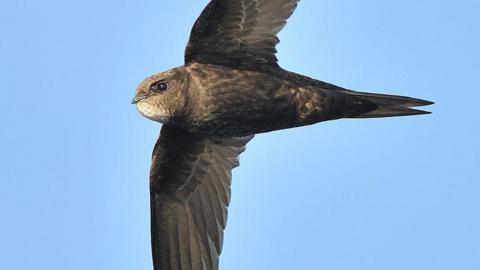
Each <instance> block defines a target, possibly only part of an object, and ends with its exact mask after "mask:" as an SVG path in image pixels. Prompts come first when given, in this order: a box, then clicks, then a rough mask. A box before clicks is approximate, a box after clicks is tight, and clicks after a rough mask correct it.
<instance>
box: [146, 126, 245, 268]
mask: <svg viewBox="0 0 480 270" xmlns="http://www.w3.org/2000/svg"><path fill="white" fill-rule="evenodd" d="M252 137H253V136H249V137H228V138H225V137H208V136H203V135H198V134H191V133H188V132H186V131H183V130H181V129H178V128H174V127H170V126H166V125H164V126H163V128H162V131H161V135H160V138H159V139H158V141H157V144H156V145H155V148H154V151H153V156H152V168H151V172H150V199H151V218H152V221H151V226H152V228H151V230H152V253H153V261H154V269H155V270H167V269H168V270H187V269H188V270H216V269H218V260H219V255H220V253H221V251H222V245H223V231H224V229H225V227H226V223H227V215H228V212H227V207H228V205H229V203H230V183H231V170H232V169H233V168H234V167H236V166H238V155H239V154H240V153H241V152H243V151H244V150H245V145H246V143H247V142H248V141H249V140H250V139H251V138H252Z"/></svg>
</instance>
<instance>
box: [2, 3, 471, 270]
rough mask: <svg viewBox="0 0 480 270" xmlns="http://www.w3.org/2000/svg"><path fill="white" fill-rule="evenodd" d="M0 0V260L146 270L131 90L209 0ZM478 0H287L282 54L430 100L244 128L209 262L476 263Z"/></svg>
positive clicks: (348, 82)
mask: <svg viewBox="0 0 480 270" xmlns="http://www.w3.org/2000/svg"><path fill="white" fill-rule="evenodd" d="M181 3H182V4H180V2H179V1H169V2H167V1H159V0H145V1H118V0H117V1H113V0H111V1H105V0H103V1H92V0H85V1H58V0H44V1H32V0H23V1H15V2H14V1H3V2H2V3H0V33H1V36H2V38H1V39H0V72H1V80H0V89H1V91H2V101H1V106H0V115H1V120H2V129H1V132H0V149H1V151H0V161H1V164H2V166H1V168H2V169H1V170H0V213H1V221H0V239H1V240H0V268H1V269H19V270H23V269H49V270H57V269H58V270H60V269H61V270H64V269H68V270H76V269H82V270H83V269H92V270H97V269H116V270H121V269H125V270H127V269H137V270H140V269H151V259H150V247H149V219H148V215H149V208H148V207H149V206H148V180H147V176H148V168H149V159H150V153H151V150H152V147H153V144H154V142H155V140H156V137H157V135H158V132H159V125H158V124H156V123H154V122H151V121H149V120H147V119H144V118H142V117H141V116H140V115H139V114H138V113H137V112H136V110H135V108H134V107H133V106H132V105H130V100H131V98H132V97H133V94H134V89H135V87H136V86H137V84H138V83H139V82H140V81H141V80H142V79H143V78H144V77H146V76H148V75H150V74H153V73H156V72H159V71H164V70H167V69H169V68H171V67H175V66H178V65H181V64H182V59H183V55H182V54H183V50H184V47H185V44H186V41H187V39H188V34H189V31H190V28H191V26H192V24H193V22H194V20H195V19H196V16H197V15H198V14H199V12H200V11H201V9H202V8H203V6H204V5H205V4H206V3H207V1H205V0H203V1H194V0H184V1H182V2H181ZM479 11H480V2H478V1H474V0H470V1H469V0H459V1H433V0H424V1H413V0H407V1H380V0H372V1H370V0H369V1H354V0H336V1H333V0H331V1H316V0H315V1H314V0H303V1H301V3H300V5H299V8H298V10H297V11H296V13H295V14H294V15H293V17H292V18H291V19H290V20H289V24H288V25H287V27H286V28H285V29H284V31H283V32H282V33H281V35H280V38H281V40H282V43H281V44H280V46H279V48H278V49H279V58H280V63H281V64H282V66H283V67H284V68H286V69H290V70H293V71H296V72H300V73H303V74H306V75H309V76H312V77H315V78H318V79H321V80H325V81H328V82H331V83H334V84H338V85H341V86H344V87H347V88H351V89H356V90H363V91H373V92H382V93H392V94H399V95H407V96H414V97H419V98H425V99H429V100H433V101H435V102H436V105H434V106H432V107H430V108H429V109H430V110H432V111H433V112H434V113H433V114H432V115H429V116H420V117H406V118H395V119H375V120H340V121H333V122H326V123H321V124H318V125H314V126H310V127H305V128H299V129H292V130H285V131H279V132H274V133H269V134H263V135H259V136H257V137H256V138H255V139H254V140H253V141H252V142H251V143H250V144H249V145H248V149H247V151H246V152H245V153H244V154H243V155H242V156H241V164H242V165H241V167H239V168H238V169H236V170H235V171H234V180H233V182H234V183H233V197H232V204H231V207H230V215H229V222H228V227H227V231H226V237H225V245H224V252H223V254H222V257H221V269H229V270H235V269H329V270H341V269H368V270H375V269H378V270H380V269H382V270H383V269H390V270H395V269H402V270H403V269H409V270H420V269H422V270H423V269H438V270H441V269H456V270H476V269H480V229H479V228H480V215H478V207H479V205H480V196H479V193H480V183H479V181H480V173H479V172H478V167H479V165H480V162H479V161H480V154H479V152H480V151H479V150H480V142H479V138H480V131H479V124H478V119H477V118H478V117H479V116H480V114H479V112H478V100H480V93H479V86H478V79H479V74H480V64H479V63H480V52H479V50H478V48H480V37H479V35H478V29H480V17H479V16H478V13H479Z"/></svg>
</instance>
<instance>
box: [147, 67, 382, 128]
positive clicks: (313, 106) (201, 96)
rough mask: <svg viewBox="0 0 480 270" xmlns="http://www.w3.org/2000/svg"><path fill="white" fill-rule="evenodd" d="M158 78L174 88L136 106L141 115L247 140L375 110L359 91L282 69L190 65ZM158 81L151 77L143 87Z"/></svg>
mask: <svg viewBox="0 0 480 270" xmlns="http://www.w3.org/2000/svg"><path fill="white" fill-rule="evenodd" d="M160 77H161V78H170V81H175V83H176V84H177V87H175V88H174V89H172V90H171V91H170V92H169V93H165V94H164V95H163V99H162V100H161V101H158V102H156V103H140V104H139V105H138V107H139V111H140V112H141V113H142V114H143V115H144V116H146V117H148V118H150V119H152V120H154V121H158V122H161V123H164V124H169V125H172V126H176V127H179V128H183V129H185V130H188V131H190V132H194V133H201V134H208V135H215V136H222V135H230V136H246V135H250V134H257V133H263V132H269V131H274V130H279V129H286V128H293V127H299V126H304V125H310V124H315V123H318V122H321V121H326V120H332V119H339V118H344V117H360V116H361V115H362V114H365V113H367V112H370V111H373V110H374V109H376V108H377V107H378V106H377V105H376V104H374V103H373V102H371V101H369V100H368V99H365V98H364V99H362V98H358V96H361V95H357V96H356V95H352V93H358V92H353V91H350V90H347V89H343V88H341V87H338V86H335V85H333V84H329V83H326V82H322V81H319V80H315V79H312V78H309V77H306V76H303V75H300V74H296V73H293V72H289V71H285V70H283V69H281V68H274V69H272V68H271V69H267V70H245V69H235V68H231V67H226V66H220V65H212V64H203V63H192V64H189V65H186V66H181V67H178V68H175V69H172V70H170V71H167V72H164V73H162V75H161V76H160ZM158 79H159V76H158V75H154V76H152V77H149V78H147V79H146V80H145V81H144V82H143V83H142V84H141V86H142V85H144V86H149V85H151V84H152V83H153V82H155V81H156V80H158ZM165 80H168V79H165ZM140 89H141V88H140Z"/></svg>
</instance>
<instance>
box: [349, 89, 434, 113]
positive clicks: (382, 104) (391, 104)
mask: <svg viewBox="0 0 480 270" xmlns="http://www.w3.org/2000/svg"><path fill="white" fill-rule="evenodd" d="M342 92H344V93H345V94H347V95H349V96H350V97H352V99H351V101H352V103H351V104H350V106H352V108H351V109H352V111H357V113H352V114H349V115H347V116H346V117H347V118H376V117H392V116H406V115H419V114H429V113H431V112H427V111H422V110H418V109H413V108H412V107H421V106H427V105H432V104H434V103H433V102H431V101H427V100H422V99H417V98H411V97H403V96H394V95H385V94H374V93H365V92H355V91H342ZM365 103H367V104H368V105H367V104H365ZM365 105H367V106H365ZM357 106H358V108H360V107H363V108H369V109H368V110H366V111H365V110H363V111H362V110H360V111H359V110H355V107H357Z"/></svg>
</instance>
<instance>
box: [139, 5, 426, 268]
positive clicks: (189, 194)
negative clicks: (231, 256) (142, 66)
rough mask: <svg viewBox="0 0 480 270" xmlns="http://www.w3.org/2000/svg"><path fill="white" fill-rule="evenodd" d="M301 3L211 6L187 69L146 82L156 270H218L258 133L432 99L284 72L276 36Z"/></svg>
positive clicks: (392, 110)
mask: <svg viewBox="0 0 480 270" xmlns="http://www.w3.org/2000/svg"><path fill="white" fill-rule="evenodd" d="M297 2H298V0H212V1H210V3H209V4H208V6H207V7H206V8H205V9H204V11H203V12H202V14H201V16H200V17H199V18H198V20H197V22H196V23H195V25H194V27H193V29H192V32H191V36H190V40H189V43H188V45H187V49H186V52H185V65H183V66H180V67H177V68H174V69H171V70H169V71H166V72H162V73H158V74H155V75H153V76H151V77H148V78H147V79H145V80H144V81H143V82H142V83H141V84H140V85H139V87H138V88H137V91H136V96H135V98H134V100H133V103H135V104H136V105H137V108H138V110H139V112H140V113H141V114H142V115H144V116H145V117H147V118H149V119H151V120H154V121H157V122H160V123H163V127H162V131H161V135H160V138H159V139H158V141H157V144H156V145H155V148H154V151H153V157H152V167H151V172H150V200H151V215H152V217H151V220H152V224H151V225H152V253H153V261H154V268H155V270H216V269H218V259H219V256H220V253H221V250H222V241H223V230H224V229H225V226H226V218H227V206H228V204H229V202H230V182H231V170H232V169H233V168H234V167H236V166H237V165H238V155H239V154H240V153H241V152H243V151H244V149H245V145H246V144H247V143H248V141H249V140H251V139H252V138H253V135H254V134H258V133H264V132H269V131H274V130H279V129H286V128H293V127H300V126H306V125H311V124H315V123H318V122H322V121H326V120H333V119H340V118H374V117H390V116H405V115H417V114H425V113H428V112H425V111H421V110H416V109H413V108H411V107H416V106H424V105H429V104H432V103H431V102H429V101H425V100H421V99H415V98H409V97H403V96H393V95H385V94H374V93H366V92H356V91H352V90H349V89H345V88H342V87H338V86H335V85H333V84H329V83H326V82H323V81H320V80H315V79H312V78H309V77H306V76H303V75H300V74H297V73H293V72H289V71H286V70H284V69H282V68H281V67H280V66H279V65H278V63H277V58H276V56H275V53H276V50H275V46H276V44H277V43H278V42H279V40H278V39H277V37H276V34H277V33H278V32H279V31H280V30H281V29H282V28H283V26H284V25H285V23H286V19H287V18H288V17H289V16H290V15H291V14H292V12H293V10H294V9H295V7H296V5H297Z"/></svg>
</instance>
